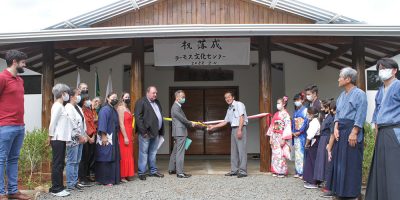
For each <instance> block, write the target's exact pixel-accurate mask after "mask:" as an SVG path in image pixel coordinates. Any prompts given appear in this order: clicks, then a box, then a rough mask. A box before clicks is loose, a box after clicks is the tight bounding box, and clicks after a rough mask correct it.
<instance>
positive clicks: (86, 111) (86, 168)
mask: <svg viewBox="0 0 400 200" xmlns="http://www.w3.org/2000/svg"><path fill="white" fill-rule="evenodd" d="M81 96H82V97H84V98H83V99H82V100H81V102H82V111H83V115H84V117H85V123H86V127H87V128H86V129H87V130H86V134H87V136H88V142H87V143H85V144H83V149H82V159H81V162H80V163H79V183H78V185H80V186H82V187H89V186H92V185H93V184H92V183H90V181H91V179H90V164H91V161H92V160H91V159H92V157H93V156H94V148H95V144H94V143H95V138H96V132H97V130H96V126H95V122H94V114H93V112H92V103H91V101H90V99H89V95H87V94H84V95H81Z"/></svg>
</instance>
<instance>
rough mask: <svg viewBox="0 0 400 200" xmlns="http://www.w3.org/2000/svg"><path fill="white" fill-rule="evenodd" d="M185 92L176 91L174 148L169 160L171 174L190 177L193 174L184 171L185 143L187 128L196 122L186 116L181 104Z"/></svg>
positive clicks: (173, 106) (173, 113)
mask: <svg viewBox="0 0 400 200" xmlns="http://www.w3.org/2000/svg"><path fill="white" fill-rule="evenodd" d="M185 100H186V99H185V93H184V92H183V91H182V90H178V91H176V92H175V102H174V104H173V105H172V108H171V117H172V137H174V139H175V142H174V149H173V150H172V153H171V158H170V160H169V167H168V168H169V169H168V172H169V174H175V173H177V175H176V176H177V177H178V178H189V177H191V176H192V175H190V174H186V173H184V171H183V163H184V160H185V143H186V138H187V135H188V133H187V128H189V127H194V126H195V124H194V123H193V122H191V121H189V120H188V119H187V118H186V115H185V113H184V112H183V110H182V108H181V106H182V104H184V103H185Z"/></svg>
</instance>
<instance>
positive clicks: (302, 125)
mask: <svg viewBox="0 0 400 200" xmlns="http://www.w3.org/2000/svg"><path fill="white" fill-rule="evenodd" d="M307 125H308V118H307V108H306V107H305V106H302V107H301V108H299V109H298V110H296V111H295V112H294V115H293V120H292V132H293V133H295V132H300V135H299V136H298V137H293V147H294V162H295V170H296V174H298V175H300V176H302V175H303V165H304V146H305V144H306V136H307V134H306V133H305V132H306V128H307Z"/></svg>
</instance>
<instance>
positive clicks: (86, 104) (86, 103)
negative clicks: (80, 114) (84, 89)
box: [85, 100, 92, 108]
mask: <svg viewBox="0 0 400 200" xmlns="http://www.w3.org/2000/svg"><path fill="white" fill-rule="evenodd" d="M91 105H92V102H90V100H87V101H85V106H86V107H88V108H90V106H91Z"/></svg>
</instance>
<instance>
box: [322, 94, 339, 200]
mask: <svg viewBox="0 0 400 200" xmlns="http://www.w3.org/2000/svg"><path fill="white" fill-rule="evenodd" d="M329 114H330V115H332V118H333V119H335V115H336V101H331V103H330V104H329ZM333 129H334V123H332V132H331V133H330V138H329V143H328V144H327V145H326V152H327V154H328V155H327V158H328V159H327V160H328V163H327V164H326V173H325V187H324V188H323V190H322V191H323V194H321V197H325V198H328V197H332V196H333V192H332V184H333V162H332V149H333V145H334V144H335V141H336V140H335V136H334V134H333Z"/></svg>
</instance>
